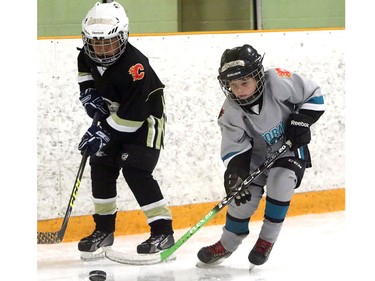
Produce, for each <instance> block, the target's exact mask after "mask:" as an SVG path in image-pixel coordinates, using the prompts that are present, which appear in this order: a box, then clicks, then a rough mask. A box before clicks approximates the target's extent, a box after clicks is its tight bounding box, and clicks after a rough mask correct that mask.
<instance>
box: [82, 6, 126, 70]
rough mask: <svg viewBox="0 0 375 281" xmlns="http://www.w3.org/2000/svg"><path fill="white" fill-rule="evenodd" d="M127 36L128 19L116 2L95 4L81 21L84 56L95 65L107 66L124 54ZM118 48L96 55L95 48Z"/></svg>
mask: <svg viewBox="0 0 375 281" xmlns="http://www.w3.org/2000/svg"><path fill="white" fill-rule="evenodd" d="M128 36H129V19H128V17H127V15H126V12H125V10H124V8H123V7H122V6H121V5H120V4H119V3H118V2H116V1H113V2H110V3H99V2H97V3H96V4H95V5H94V7H92V8H91V9H90V10H89V11H88V13H87V15H86V17H85V18H84V19H83V21H82V39H83V44H84V50H85V52H86V54H87V55H88V56H89V57H90V58H91V59H92V60H93V61H95V62H96V63H98V64H100V65H103V66H109V65H112V64H113V63H115V62H116V61H117V59H118V58H119V57H120V56H121V55H122V54H123V53H124V51H125V47H126V43H127V41H128ZM117 43H118V47H117V48H116V49H115V50H113V51H112V52H109V53H105V52H104V53H101V54H97V53H96V52H95V51H94V45H95V47H96V48H102V49H103V50H104V49H105V48H106V47H108V46H109V45H112V44H115V46H117Z"/></svg>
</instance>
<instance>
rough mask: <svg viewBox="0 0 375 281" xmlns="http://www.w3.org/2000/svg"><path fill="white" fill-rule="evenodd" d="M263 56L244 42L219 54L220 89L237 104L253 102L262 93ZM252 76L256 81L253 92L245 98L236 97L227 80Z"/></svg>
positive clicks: (263, 77) (263, 78) (263, 79)
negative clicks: (240, 45)
mask: <svg viewBox="0 0 375 281" xmlns="http://www.w3.org/2000/svg"><path fill="white" fill-rule="evenodd" d="M263 57H264V55H263V56H261V55H259V54H258V52H257V50H255V49H254V48H253V47H252V46H250V45H248V44H246V45H243V46H242V47H235V48H232V49H226V50H225V51H224V53H223V55H222V56H221V62H220V68H219V76H218V77H217V78H218V79H219V82H220V86H221V89H222V90H223V92H224V94H225V95H226V96H227V97H228V98H230V99H231V100H233V101H234V102H236V103H238V104H239V105H249V104H252V103H254V102H255V101H256V100H258V99H259V97H260V96H261V95H262V93H263V89H264V83H265V76H264V68H263V65H262V61H263ZM246 77H253V78H254V79H255V80H256V81H257V82H258V83H257V88H256V90H255V93H254V94H253V95H252V96H251V97H249V98H247V99H239V98H237V97H236V96H235V95H234V94H233V92H232V90H231V89H230V87H229V82H230V81H233V80H237V79H241V78H246Z"/></svg>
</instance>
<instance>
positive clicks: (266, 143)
mask: <svg viewBox="0 0 375 281" xmlns="http://www.w3.org/2000/svg"><path fill="white" fill-rule="evenodd" d="M265 75H266V83H265V88H264V92H263V97H262V104H261V106H260V108H261V110H260V112H259V114H256V113H249V112H246V111H244V110H242V108H241V107H240V106H239V105H238V104H237V103H235V102H233V101H232V100H230V99H229V98H227V99H226V100H225V101H224V104H223V106H222V109H221V112H220V115H219V118H218V124H219V126H220V129H221V135H222V142H221V158H222V160H223V162H224V165H225V167H227V165H228V163H229V161H230V160H231V159H232V158H234V157H235V156H236V155H239V154H242V153H244V152H246V151H248V150H250V149H251V150H252V151H251V152H252V157H251V163H250V171H254V170H255V169H256V168H257V167H258V166H259V165H261V164H262V163H263V162H264V160H265V159H266V158H267V157H269V156H270V155H271V154H272V153H273V152H275V151H276V150H277V149H279V148H280V147H281V145H282V143H283V141H284V128H285V124H286V121H287V119H288V117H289V115H290V113H298V112H299V111H300V110H302V109H304V110H308V111H321V112H323V111H324V109H325V105H324V99H323V96H322V93H321V89H320V87H319V86H318V85H317V84H316V83H315V82H313V81H311V80H309V79H307V78H305V77H303V76H300V75H298V74H296V73H292V72H289V71H287V70H285V69H281V68H275V69H269V70H267V71H265ZM254 111H255V112H256V109H254ZM303 149H306V148H304V147H301V148H300V149H298V151H297V152H293V151H288V152H287V153H286V154H285V155H284V157H288V156H297V157H299V158H302V159H303V155H304V153H303V151H302V150H303ZM296 153H297V154H298V155H295V154H296Z"/></svg>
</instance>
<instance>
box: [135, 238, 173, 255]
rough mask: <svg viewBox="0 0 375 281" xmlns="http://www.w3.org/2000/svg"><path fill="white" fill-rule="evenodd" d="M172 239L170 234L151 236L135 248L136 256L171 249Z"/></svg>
mask: <svg viewBox="0 0 375 281" xmlns="http://www.w3.org/2000/svg"><path fill="white" fill-rule="evenodd" d="M173 244H174V238H173V235H172V234H152V233H151V236H150V238H148V239H147V240H146V241H144V242H142V243H141V244H139V245H138V246H137V253H138V254H154V253H157V252H160V251H162V250H165V249H168V248H170V247H172V246H173Z"/></svg>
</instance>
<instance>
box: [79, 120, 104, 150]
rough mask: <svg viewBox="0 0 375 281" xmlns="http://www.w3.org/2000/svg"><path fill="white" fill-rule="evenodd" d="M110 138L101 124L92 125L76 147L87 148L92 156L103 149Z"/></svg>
mask: <svg viewBox="0 0 375 281" xmlns="http://www.w3.org/2000/svg"><path fill="white" fill-rule="evenodd" d="M110 140H111V139H110V136H109V133H108V132H106V131H105V130H104V129H103V128H102V127H101V126H97V125H92V126H91V127H90V128H89V129H88V130H87V132H86V133H85V134H84V135H83V137H82V139H81V142H80V143H79V144H78V149H79V150H80V151H84V150H85V149H86V148H87V152H88V154H89V155H90V156H92V155H94V154H96V153H97V152H99V151H100V150H101V149H103V147H105V146H106V145H107V144H108V142H109V141H110Z"/></svg>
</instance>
